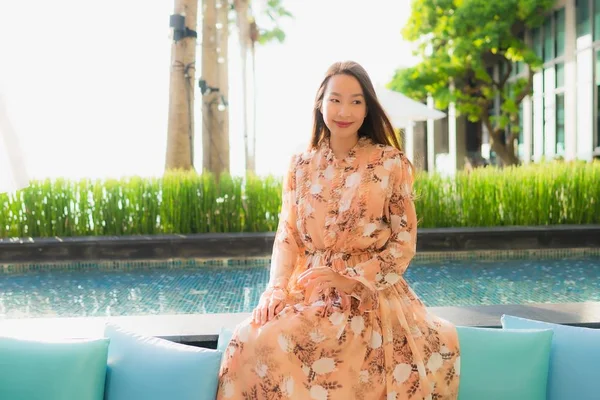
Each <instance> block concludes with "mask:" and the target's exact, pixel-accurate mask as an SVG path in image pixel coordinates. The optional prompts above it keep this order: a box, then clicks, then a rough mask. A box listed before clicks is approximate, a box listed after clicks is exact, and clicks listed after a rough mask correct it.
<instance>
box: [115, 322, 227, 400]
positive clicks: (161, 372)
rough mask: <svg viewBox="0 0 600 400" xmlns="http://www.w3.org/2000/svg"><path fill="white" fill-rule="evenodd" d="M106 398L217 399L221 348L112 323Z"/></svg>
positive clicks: (133, 399)
mask: <svg viewBox="0 0 600 400" xmlns="http://www.w3.org/2000/svg"><path fill="white" fill-rule="evenodd" d="M105 335H106V336H107V337H109V338H110V340H111V343H110V349H109V352H108V373H107V377H106V378H107V379H106V396H105V400H136V399H140V400H141V399H144V400H165V399H173V400H175V399H177V400H188V399H193V400H214V399H215V397H216V394H217V385H218V381H219V367H220V364H221V354H222V353H221V352H220V351H217V350H211V349H204V348H200V347H194V346H188V345H184V344H181V343H175V342H171V341H168V340H165V339H160V338H155V337H148V336H142V335H138V334H135V333H132V332H128V331H126V330H123V329H122V328H120V327H118V326H115V325H112V324H108V325H107V326H106V328H105Z"/></svg>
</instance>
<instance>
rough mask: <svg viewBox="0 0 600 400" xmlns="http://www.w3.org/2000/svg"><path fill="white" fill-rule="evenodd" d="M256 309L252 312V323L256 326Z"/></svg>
mask: <svg viewBox="0 0 600 400" xmlns="http://www.w3.org/2000/svg"><path fill="white" fill-rule="evenodd" d="M256 310H257V309H256V308H255V309H254V310H252V323H254V324H256V323H257V322H258V321H257V319H256Z"/></svg>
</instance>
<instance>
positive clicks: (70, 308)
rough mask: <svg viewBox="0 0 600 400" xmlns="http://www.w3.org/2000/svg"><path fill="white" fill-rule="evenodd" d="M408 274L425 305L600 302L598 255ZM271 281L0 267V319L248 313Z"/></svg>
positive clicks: (174, 271) (160, 271)
mask: <svg viewBox="0 0 600 400" xmlns="http://www.w3.org/2000/svg"><path fill="white" fill-rule="evenodd" d="M406 279H407V281H408V282H409V283H410V285H411V286H412V287H413V289H414V290H415V292H416V293H417V294H418V295H419V296H420V297H421V299H422V300H423V301H424V303H425V304H426V305H427V306H472V305H489V304H527V303H566V302H582V301H600V257H595V256H592V257H580V258H567V259H547V260H537V261H536V260H507V261H479V260H478V261H472V260H457V261H446V262H420V263H416V264H414V265H412V266H411V267H410V268H409V269H408V271H407V272H406ZM267 280H268V269H267V268H266V264H265V265H254V266H248V267H231V266H230V267H222V266H219V267H211V266H203V267H194V268H190V267H185V266H184V267H181V268H168V267H167V265H166V264H165V266H164V267H161V266H154V267H152V268H135V269H129V270H98V269H95V268H88V269H68V268H66V269H56V270H52V271H49V270H40V271H35V270H33V271H27V272H18V273H7V272H4V273H0V318H35V317H83V316H87V317H92V316H109V315H110V316H118V315H156V314H191V313H232V312H249V311H251V310H252V308H253V307H254V306H255V304H256V303H257V301H258V298H259V296H260V293H261V292H262V290H263V289H264V287H265V285H266V283H267Z"/></svg>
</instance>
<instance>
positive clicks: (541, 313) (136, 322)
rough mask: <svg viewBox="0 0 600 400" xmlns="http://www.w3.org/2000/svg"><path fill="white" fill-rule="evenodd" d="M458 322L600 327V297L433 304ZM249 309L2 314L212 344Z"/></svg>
mask: <svg viewBox="0 0 600 400" xmlns="http://www.w3.org/2000/svg"><path fill="white" fill-rule="evenodd" d="M428 310H429V311H430V312H431V313H433V314H435V315H437V316H439V317H441V318H444V319H446V320H448V321H450V322H452V323H453V324H455V325H457V326H471V327H480V328H501V322H500V318H501V317H502V315H503V314H507V315H513V316H517V317H522V318H528V319H534V320H538V321H545V322H551V323H556V324H563V325H572V326H579V327H587V328H600V302H582V303H562V304H502V305H490V306H470V307H429V308H428ZM249 316H250V313H231V314H179V315H151V316H148V315H144V316H114V317H72V318H51V317H50V318H21V319H0V335H2V336H17V337H20V338H23V339H27V338H29V339H41V338H44V339H59V338H71V339H83V338H94V337H102V336H103V332H104V327H105V324H106V323H107V322H109V323H114V324H117V325H119V326H122V327H123V328H125V329H128V330H130V331H133V332H136V333H138V334H141V335H146V336H155V337H160V338H163V339H167V340H170V341H174V342H178V343H184V344H191V345H197V346H202V347H212V348H214V347H215V345H216V341H217V339H218V336H219V333H220V332H221V330H222V329H223V328H227V329H233V328H234V327H235V326H236V325H237V324H239V323H240V322H242V321H244V320H245V319H246V318H248V317H249Z"/></svg>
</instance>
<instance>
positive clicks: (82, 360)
mask: <svg viewBox="0 0 600 400" xmlns="http://www.w3.org/2000/svg"><path fill="white" fill-rule="evenodd" d="M108 344H109V341H108V339H103V338H102V339H90V340H61V341H38V340H22V339H16V338H9V337H0V399H7V400H8V399H10V400H102V398H103V395H104V381H105V378H106V358H107V354H108Z"/></svg>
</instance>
